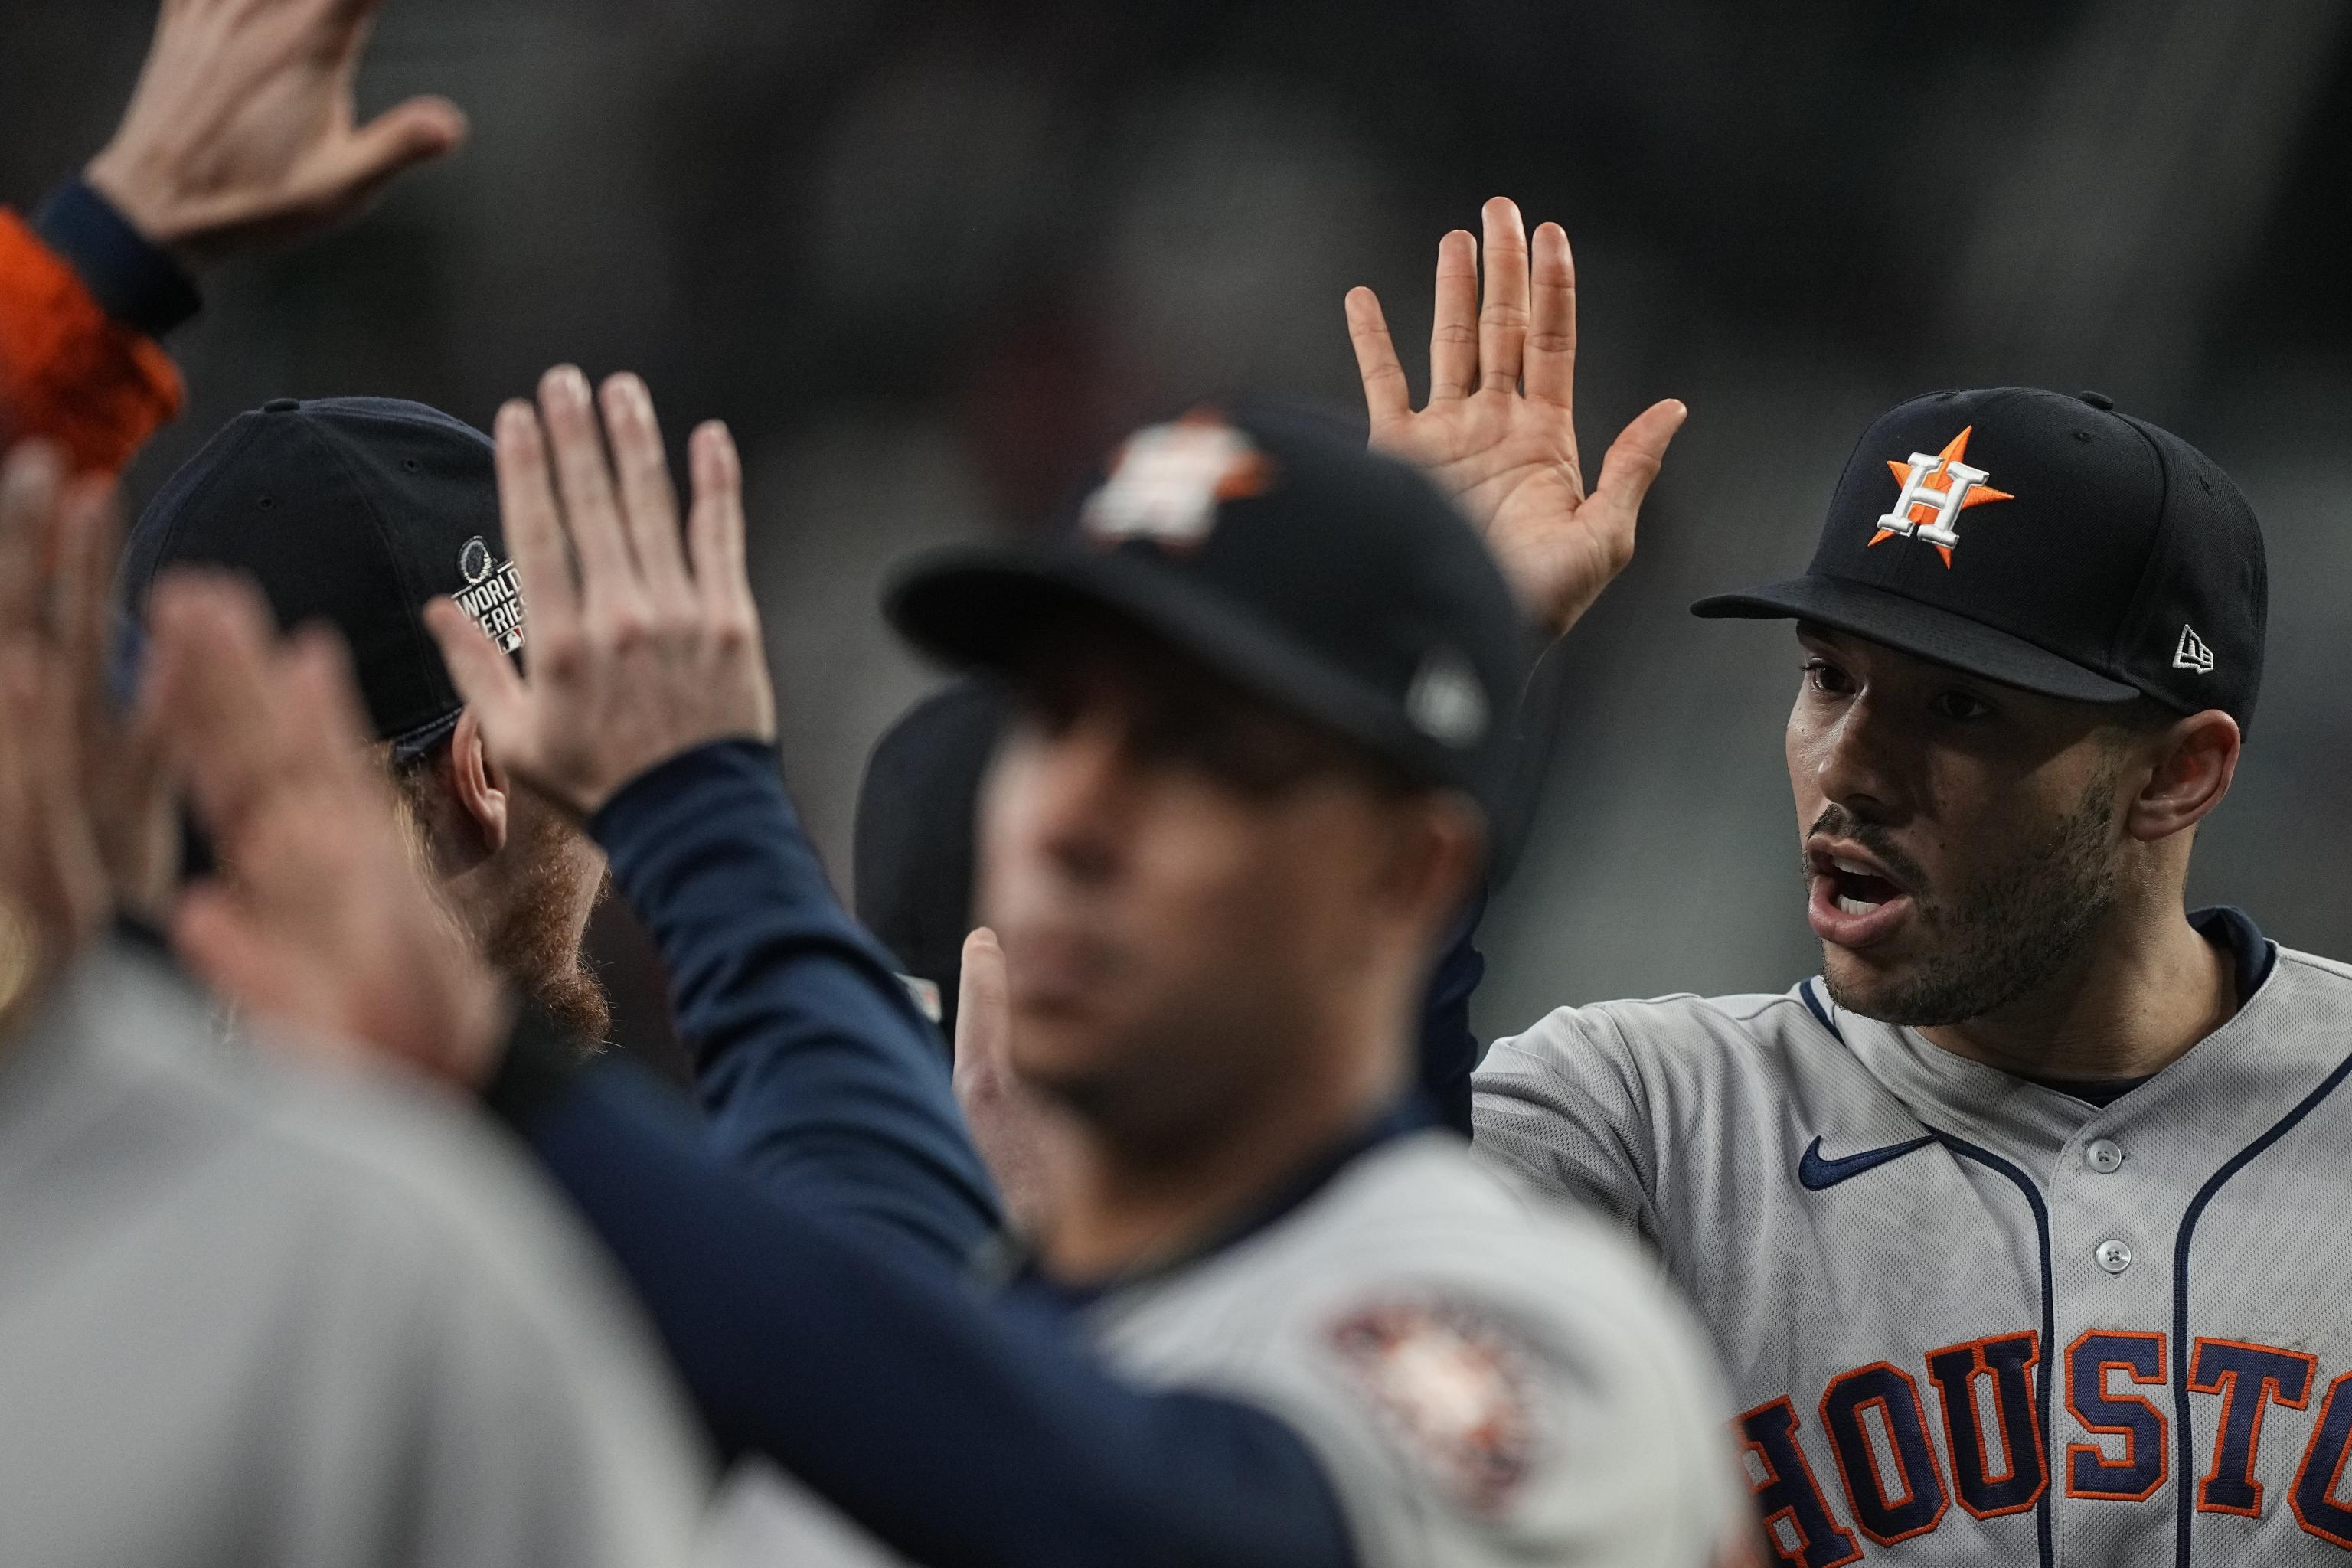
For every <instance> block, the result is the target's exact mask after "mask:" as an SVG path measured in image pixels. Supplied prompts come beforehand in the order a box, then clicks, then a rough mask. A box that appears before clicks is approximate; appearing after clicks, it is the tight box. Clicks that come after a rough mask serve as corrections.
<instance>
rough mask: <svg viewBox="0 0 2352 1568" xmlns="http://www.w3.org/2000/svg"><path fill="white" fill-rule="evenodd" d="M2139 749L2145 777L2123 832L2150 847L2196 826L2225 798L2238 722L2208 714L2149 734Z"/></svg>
mask: <svg viewBox="0 0 2352 1568" xmlns="http://www.w3.org/2000/svg"><path fill="white" fill-rule="evenodd" d="M2139 749H2140V754H2141V755H2142V757H2143V758H2144V759H2145V760H2146V762H2147V764H2148V771H2147V780H2146V782H2145V783H2144V784H2141V786H2140V789H2139V793H2138V794H2137V795H2134V796H2133V797H2132V799H2131V804H2130V805H2129V807H2128V808H2127V813H2126V818H2125V826H2126V827H2127V828H2128V829H2129V830H2130V833H2131V836H2132V837H2134V838H2137V839H2139V840H2140V841H2141V842H2142V843H2147V844H2153V843H2155V842H2157V841H2158V839H2163V838H2169V837H2172V836H2173V835H2174V834H2176V833H2179V832H2181V831H2182V830H2183V829H2186V828H2190V827H2194V826H2197V824H2198V823H2200V822H2201V821H2203V820H2204V818H2205V816H2206V814H2207V813H2208V812H2210V811H2211V810H2212V809H2213V808H2214V807H2215V806H2217V805H2221V797H2222V796H2223V795H2228V794H2229V793H2230V781H2231V779H2232V778H2234V777H2235V776H2236V775H2237V772H2238V750H2239V736H2238V721H2236V720H2234V719H2232V718H2231V717H2230V716H2229V715H2228V714H2227V713H2224V712H2222V711H2221V710H2220V709H2218V708H2209V709H2207V710H2205V711H2204V712H2202V713H2191V714H2189V716H2188V717H2187V718H2185V719H2178V720H2175V721H2172V722H2171V723H2169V724H2167V725H2166V726H2164V728H2162V729H2161V730H2158V731H2152V732H2151V733H2150V734H2149V735H2148V736H2147V737H2146V739H2145V740H2144V741H2143V742H2139Z"/></svg>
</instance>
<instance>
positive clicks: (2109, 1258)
mask: <svg viewBox="0 0 2352 1568" xmlns="http://www.w3.org/2000/svg"><path fill="white" fill-rule="evenodd" d="M2091 1256H2092V1257H2094V1258H2097V1259H2098V1260H2099V1267H2100V1268H2104V1269H2105V1270H2106V1271H2107V1272H2108V1273H2110V1274H2121V1273H2122V1272H2123V1271H2124V1270H2125V1269H2126V1268H2130V1267H2131V1248H2130V1247H2126V1246H2125V1245H2124V1244H2123V1243H2122V1242H2120V1241H2117V1240H2116V1238H2115V1237H2112V1236H2111V1237H2107V1239H2106V1240H2105V1241H2103V1242H2101V1243H2099V1245H2098V1247H2097V1248H2096V1250H2095V1251H2094V1252H2093V1253H2092V1254H2091Z"/></svg>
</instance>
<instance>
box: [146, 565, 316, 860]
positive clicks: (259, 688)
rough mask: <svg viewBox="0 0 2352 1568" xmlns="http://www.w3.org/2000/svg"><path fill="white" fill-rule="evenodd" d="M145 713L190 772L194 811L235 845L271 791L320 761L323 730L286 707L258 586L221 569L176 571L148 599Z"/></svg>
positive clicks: (224, 838)
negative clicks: (148, 663) (311, 726)
mask: <svg viewBox="0 0 2352 1568" xmlns="http://www.w3.org/2000/svg"><path fill="white" fill-rule="evenodd" d="M148 622H149V626H150V627H151V630H152V638H151V644H150V653H151V658H152V667H151V668H150V670H149V672H148V679H147V683H146V690H145V694H144V695H145V701H144V705H143V706H144V710H145V719H146V721H147V722H148V723H149V724H150V725H151V726H152V729H153V731H155V732H156V733H157V734H159V735H160V736H161V737H162V739H163V744H164V746H165V747H166V748H167V750H168V751H169V752H170V753H171V754H172V756H173V760H174V761H175V762H176V763H178V764H179V765H180V766H181V768H182V769H183V770H184V773H185V774H186V777H187V780H188V786H189V791H190V794H191V795H193V796H194V802H195V806H196V812H197V815H198V816H200V817H201V818H202V819H203V821H204V822H205V826H207V827H208V828H209V829H211V830H212V832H213V833H214V834H215V836H216V837H219V838H221V839H223V840H224V841H225V842H226V843H230V844H233V842H234V840H235V839H236V836H237V835H238V833H239V832H240V831H242V829H243V827H244V825H245V824H246V823H247V821H249V820H250V818H251V816H252V815H253V812H254V809H255V808H256V807H257V805H259V804H260V803H261V802H262V801H264V800H266V799H267V798H268V794H269V792H270V791H271V790H272V789H274V788H278V787H280V786H281V785H283V784H286V783H287V782H288V781H289V780H291V779H293V778H296V777H298V776H299V775H300V774H301V773H304V772H305V771H306V770H308V769H310V768H311V767H313V766H315V765H317V762H318V757H317V750H316V749H317V747H318V745H319V737H318V735H317V734H316V732H315V731H311V730H310V729H309V728H308V727H307V726H306V725H305V724H304V723H303V722H302V716H300V715H294V714H289V713H288V712H287V711H286V710H285V708H284V704H283V702H282V701H281V700H280V699H281V693H280V691H279V685H280V682H279V681H278V680H277V679H274V672H273V670H272V668H271V664H272V659H273V652H272V645H273V642H274V640H275V632H274V628H273V627H272V626H271V624H270V621H269V616H268V610H267V609H266V608H265V607H264V606H263V605H262V603H261V599H260V595H259V594H258V593H257V591H256V590H255V589H254V588H253V587H252V586H251V585H250V584H247V583H245V582H243V581H240V580H238V579H236V578H233V577H230V576H228V575H226V574H223V573H214V572H197V571H177V572H173V574H170V575H169V576H167V577H165V578H164V579H163V581H162V582H161V583H159V584H156V588H155V592H154V595H153V596H152V600H151V602H150V604H149V607H148Z"/></svg>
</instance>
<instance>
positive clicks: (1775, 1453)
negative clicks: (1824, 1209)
mask: <svg viewBox="0 0 2352 1568" xmlns="http://www.w3.org/2000/svg"><path fill="white" fill-rule="evenodd" d="M2167 1337H2168V1336H2167V1335H2165V1334H2164V1333H2162V1332H2157V1331H2146V1330H2134V1329H2114V1330H2097V1331H2092V1332H2089V1333H2085V1334H2083V1335H2081V1336H2079V1337H2078V1338H2077V1339H2076V1340H2075V1341H2074V1343H2072V1344H2070V1345H2068V1346H2067V1347H2066V1348H2065V1350H2064V1351H2063V1352H2062V1355H2061V1358H2060V1363H2059V1364H2058V1365H2057V1366H2055V1367H2053V1369H2052V1373H2053V1376H2054V1378H2055V1380H2056V1387H2055V1390H2054V1391H2053V1393H2054V1394H2055V1396H2056V1397H2058V1398H2060V1399H2062V1400H2063V1403H2064V1405H2065V1407H2066V1409H2067V1411H2068V1412H2069V1413H2070V1414H2072V1415H2074V1419H2075V1420H2076V1421H2077V1422H2079V1423H2080V1424H2081V1426H2082V1427H2083V1430H2084V1432H2086V1433H2088V1434H2090V1435H2091V1436H2092V1438H2093V1441H2090V1442H2083V1443H2073V1444H2069V1445H2068V1446H2067V1448H2066V1452H2065V1455H2064V1458H2063V1461H2062V1465H2061V1468H2062V1470H2063V1475H2062V1476H2061V1478H2060V1484H2061V1485H2062V1486H2063V1488H2064V1489H2065V1495H2066V1496H2068V1497H2070V1498H2080V1499H2090V1500H2102V1501H2108V1502H2114V1503H2117V1504H2133V1503H2147V1501H2148V1500H2150V1499H2151V1498H2153V1497H2155V1495H2156V1494H2157V1492H2158V1490H2159V1489H2161V1488H2162V1487H2163V1486H2164V1483H2165V1481H2166V1480H2167V1479H2168V1478H2169V1475H2170V1465H2171V1455H2172V1447H2173V1435H2172V1432H2171V1430H2170V1426H2171V1423H2170V1420H2169V1418H2168V1415H2166V1412H2165V1408H2164V1405H2163V1404H2162V1403H2161V1400H2162V1391H2163V1390H2164V1388H2165V1387H2166V1386H2167V1385H2168V1384H2169V1383H2170V1381H2171V1377H2172V1370H2173V1369H2172V1367H2171V1365H2170V1363H2169V1357H2170V1355H2171V1354H2173V1353H2174V1351H2173V1348H2172V1347H2171V1346H2169V1345H2168V1343H2167ZM2040 1339H2041V1336H2040V1335H2039V1334H2038V1333H2036V1332H2035V1331H2032V1330H2030V1329H2029V1330H2024V1331H2020V1332H2017V1333H2013V1334H2002V1335H1999V1336H1996V1337H1993V1338H1989V1339H1980V1340H1972V1341H1969V1342H1968V1343H1966V1344H1958V1345H1948V1346H1946V1347H1945V1348H1943V1349H1942V1350H1936V1351H1930V1352H1927V1356H1926V1357H1925V1358H1924V1361H1923V1363H1922V1364H1921V1366H1920V1368H1919V1370H1920V1372H1922V1373H1924V1374H1925V1375H1924V1377H1922V1376H1915V1375H1914V1373H1913V1371H1912V1369H1911V1368H1909V1367H1906V1366H1898V1365H1896V1364H1895V1363H1893V1362H1885V1361H1881V1362H1874V1363H1871V1364H1869V1365H1868V1366H1861V1367H1856V1368H1854V1369H1853V1371H1851V1372H1843V1373H1839V1374H1838V1375H1837V1376H1835V1377H1833V1378H1832V1379H1831V1380H1830V1382H1829V1386H1828V1387H1826V1388H1824V1389H1823V1390H1822V1393H1821V1396H1820V1398H1819V1400H1818V1401H1817V1402H1816V1403H1814V1404H1813V1405H1811V1406H1809V1407H1808V1409H1807V1410H1806V1411H1805V1412H1803V1413H1800V1411H1799V1409H1798V1407H1797V1403H1796V1401H1795V1400H1794V1399H1793V1398H1780V1399H1775V1400H1773V1401H1771V1402H1770V1403H1769V1404H1766V1405H1758V1406H1757V1407H1756V1408H1754V1409H1753V1410H1750V1411H1748V1413H1747V1414H1746V1415H1742V1416H1740V1417H1739V1419H1738V1423H1737V1426H1738V1439H1739V1443H1740V1447H1741V1449H1742V1451H1743V1458H1744V1461H1745V1463H1746V1466H1747V1469H1748V1484H1749V1485H1750V1486H1751V1487H1752V1488H1753V1489H1755V1493H1756V1500H1757V1504H1758V1506H1759V1510H1760V1511H1761V1512H1762V1514H1763V1516H1764V1527H1765V1531H1766V1536H1767V1539H1768V1541H1769V1544H1770V1547H1771V1549H1772V1551H1773V1552H1774V1553H1775V1559H1774V1560H1775V1561H1776V1562H1779V1563H1785V1564H1787V1565H1789V1568H1839V1565H1840V1564H1843V1563H1857V1562H1860V1561H1861V1560H1862V1559H1863V1557H1864V1554H1865V1547H1864V1542H1865V1541H1867V1542H1876V1543H1877V1544H1878V1545H1880V1546H1893V1545H1895V1544H1896V1543H1897V1542H1904V1541H1907V1540H1909V1539H1911V1538H1912V1537H1913V1536H1917V1535H1925V1534H1927V1533H1929V1532H1931V1531H1934V1530H1935V1529H1936V1528H1937V1526H1938V1525H1939V1524H1941V1523H1942V1522H1943V1521H1944V1519H1945V1517H1946V1515H1947V1512H1948V1510H1950V1509H1952V1508H1954V1507H1958V1508H1960V1509H1963V1510H1967V1511H1968V1512H1969V1513H1971V1514H1974V1515H1975V1516H1976V1517H1977V1518H1979V1519H1991V1518H1994V1517H1996V1516H1999V1515H2001V1514H2011V1513H2023V1512H2025V1511H2026V1510H2029V1509H2031V1508H2032V1507H2033V1505H2034V1504H2035V1503H2037V1502H2039V1501H2040V1500H2042V1491H2043V1489H2045V1488H2046V1487H2048V1486H2049V1485H2050V1478H2049V1476H2048V1475H2047V1474H2045V1473H2044V1466H2043V1460H2042V1430H2041V1423H2040V1419H2039V1417H2038V1416H2037V1415H2036V1413H2035V1387H2036V1379H2037V1376H2038V1373H2039V1371H2040V1362H2041V1359H2042V1347H2041V1344H2040ZM2188 1354H2189V1368H2188V1386H2189V1391H2190V1392H2191V1393H2192V1394H2202V1395H2206V1396H2208V1398H2207V1399H2206V1400H2205V1401H2204V1402H2203V1404H2202V1407H2201V1408H2200V1411H2199V1413H2198V1415H2197V1418H2196V1429H2197V1431H2199V1432H2200V1433H2205V1432H2210V1433H2211V1434H2212V1438H2211V1442H2210V1448H2209V1451H2208V1452H2207V1453H2206V1454H2204V1455H2203V1456H2202V1457H2201V1459H2200V1462H2201V1463H2202V1464H2203V1466H2204V1469H2203V1473H2202V1474H2200V1475H2199V1476H2198V1477H2196V1478H2195V1479H2194V1480H2193V1482H2192V1484H2193V1485H2194V1487H2195V1489H2196V1490H2195V1499H2196V1503H2195V1506H2196V1508H2197V1510H2199V1511H2200V1512H2203V1513H2234V1514H2242V1515H2244V1516H2246V1517H2248V1518H2252V1519H2259V1518H2261V1517H2262V1516H2263V1510H2265V1509H2271V1508H2278V1507H2284V1508H2286V1509H2288V1510H2291V1511H2292V1512H2293V1514H2294V1521H2295V1522H2296V1523H2297V1524H2298V1525H2300V1526H2302V1527H2303V1529H2304V1530H2305V1531H2308V1532H2309V1533H2311V1534H2313V1535H2315V1536H2317V1537H2319V1538H2320V1539H2321V1540H2323V1541H2326V1542H2332V1543H2334V1544H2336V1545H2337V1546H2341V1547H2344V1548H2346V1549H2347V1551H2352V1477H2347V1476H2346V1474H2345V1469H2346V1461H2347V1449H2352V1392H2347V1389H2352V1371H2347V1372H2344V1373H2341V1374H2339V1375H2338V1376H2337V1377H2336V1380H2335V1381H2334V1382H2332V1383H2329V1384H2326V1386H2325V1387H2324V1388H2323V1387H2321V1386H2320V1384H2319V1368H2318V1365H2317V1362H2316V1359H2315V1357H2313V1356H2310V1355H2308V1354H2305V1352H2301V1351H2295V1350H2287V1349H2283V1348H2281V1347H2279V1346H2276V1345H2264V1344H2256V1343H2253V1342H2248V1341H2241V1340H2221V1339H2210V1338H2204V1337H2200V1338H2198V1339H2196V1340H2195V1341H2193V1342H2191V1343H2190V1345H2189V1352H2188ZM2151 1394H2154V1395H2156V1397H2150V1395H2151ZM2315 1398H2316V1399H2317V1400H2319V1402H2320V1405H2319V1417H2318V1420H2317V1421H2316V1422H2315V1424H2314V1425H2313V1427H2312V1432H2311V1436H2310V1438H2309V1440H2308V1441H2307V1442H2306V1443H2305V1444H2304V1445H2303V1447H2302V1448H2301V1450H2300V1451H2299V1452H2293V1453H2278V1452H2268V1453H2266V1452H2265V1451H2264V1448H2263V1417H2264V1416H2265V1415H2267V1414H2268V1413H2269V1412H2270V1411H2271V1410H2272V1409H2273V1407H2275V1406H2279V1405H2284V1406H2285V1407H2287V1408H2288V1409H2291V1410H2304V1409H2307V1408H2309V1407H2310V1405H2311V1402H2312V1400H2313V1399H2315ZM1809 1418H1810V1420H1811V1422H1813V1423H1816V1424H1817V1425H1815V1426H1812V1427H1811V1428H1810V1430H1809V1428H1808V1426H1807V1423H1808V1419H1809ZM1809 1447H1810V1448H1811V1449H1812V1450H1813V1451H1814V1452H1816V1453H1821V1452H1825V1453H1826V1454H1827V1455H1828V1456H1829V1458H1830V1459H1831V1464H1830V1465H1829V1467H1828V1468H1826V1469H1822V1468H1816V1467H1815V1465H1814V1463H1813V1462H1812V1460H1811V1458H1809V1457H1808V1448H1809ZM2281 1492H2284V1494H2285V1495H2284V1500H2282V1499H2281V1498H2280V1496H2279V1495H2278V1494H2279V1493H2281Z"/></svg>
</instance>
